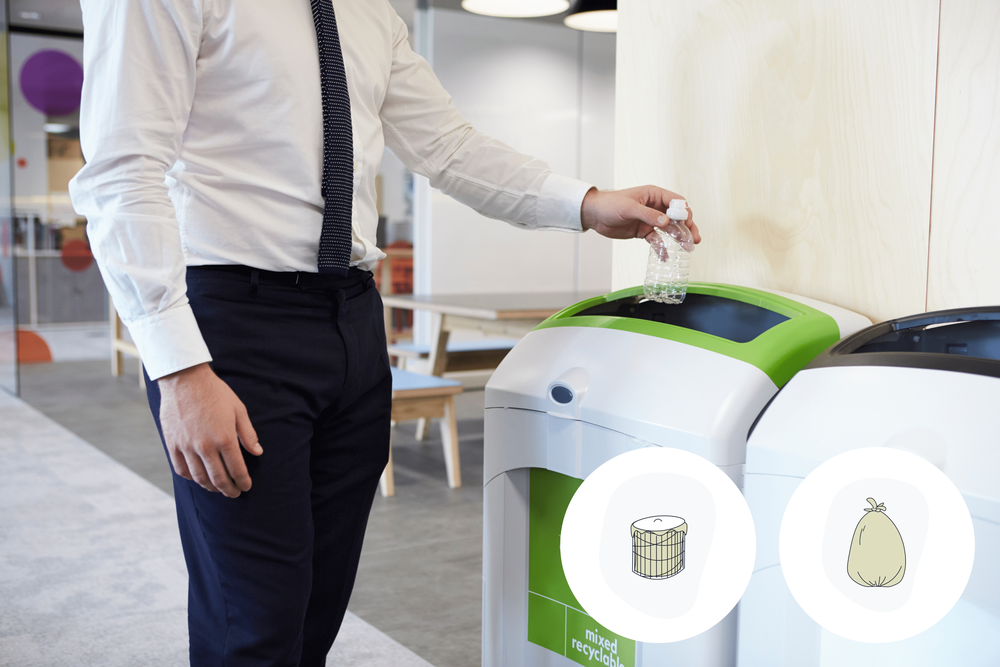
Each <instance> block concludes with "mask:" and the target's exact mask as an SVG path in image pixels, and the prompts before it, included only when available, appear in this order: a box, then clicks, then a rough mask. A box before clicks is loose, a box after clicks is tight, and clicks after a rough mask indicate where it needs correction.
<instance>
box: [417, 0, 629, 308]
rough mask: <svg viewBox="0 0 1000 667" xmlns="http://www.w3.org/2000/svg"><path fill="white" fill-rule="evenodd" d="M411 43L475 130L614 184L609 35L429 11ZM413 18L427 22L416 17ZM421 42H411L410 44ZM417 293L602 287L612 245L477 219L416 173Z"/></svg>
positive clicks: (607, 281) (559, 167)
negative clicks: (422, 34)
mask: <svg viewBox="0 0 1000 667" xmlns="http://www.w3.org/2000/svg"><path fill="white" fill-rule="evenodd" d="M423 12H426V16H425V17H424V18H423V19H421V18H420V17H419V16H418V19H417V24H418V25H417V31H418V32H419V31H421V29H422V28H423V29H425V30H426V32H427V33H428V34H429V35H430V37H431V38H430V40H428V41H429V42H430V53H429V54H428V51H427V45H426V44H421V51H422V52H424V53H425V55H429V56H430V57H429V60H431V63H432V65H433V67H434V70H435V72H436V73H437V75H438V77H439V78H440V79H441V81H442V83H443V84H444V86H445V88H446V89H447V90H448V91H449V92H450V93H451V95H452V97H453V99H454V102H455V105H456V107H457V108H458V109H459V111H460V112H461V113H462V114H463V115H464V116H465V117H466V118H467V119H468V120H469V121H470V122H471V123H472V124H473V125H474V126H475V127H476V128H477V129H479V130H480V131H482V132H485V133H487V134H489V135H491V136H493V137H495V138H497V139H499V140H501V141H503V142H505V143H507V144H510V145H511V146H513V147H514V148H516V149H517V150H519V151H522V152H524V153H528V154H530V155H534V156H536V157H539V158H541V159H543V160H545V161H546V162H548V163H549V164H550V165H551V166H552V168H553V169H555V170H556V171H558V172H560V173H562V174H565V175H568V176H573V177H578V178H581V179H583V180H586V181H588V182H591V183H593V184H594V185H597V186H599V187H602V188H609V187H611V185H612V182H613V155H614V77H615V38H614V36H613V35H595V34H584V33H580V32H577V31H574V30H570V29H568V28H564V27H562V26H559V25H553V24H548V23H541V22H537V21H516V20H510V19H495V18H488V17H483V16H478V15H474V14H470V13H468V12H461V11H452V10H441V9H430V10H421V12H418V14H419V13H423ZM421 20H423V21H428V20H429V23H425V24H421ZM419 42H420V40H418V43H419ZM418 183H419V184H418V186H417V187H418V193H417V196H416V199H417V201H416V207H415V208H416V210H415V213H414V216H415V220H414V225H415V245H416V259H415V262H414V265H415V266H414V282H415V291H417V292H418V293H423V294H433V293H475V292H487V293H500V292H568V291H574V290H584V291H607V290H608V289H609V288H610V286H611V245H610V242H608V241H607V240H606V239H603V238H600V237H598V236H597V235H596V234H593V233H589V234H583V235H580V234H567V233H562V232H552V231H550V232H528V231H524V230H519V229H515V228H514V227H511V226H510V225H507V224H505V223H502V222H498V221H495V220H490V219H487V218H484V217H482V216H480V215H479V214H477V213H476V212H474V211H472V210H471V209H468V208H466V207H465V206H462V205H461V204H458V203H457V202H454V201H453V200H451V199H449V198H448V197H446V196H444V195H441V194H440V193H436V192H435V193H428V192H427V191H426V190H422V191H421V189H422V188H426V187H427V186H426V180H424V179H419V181H418Z"/></svg>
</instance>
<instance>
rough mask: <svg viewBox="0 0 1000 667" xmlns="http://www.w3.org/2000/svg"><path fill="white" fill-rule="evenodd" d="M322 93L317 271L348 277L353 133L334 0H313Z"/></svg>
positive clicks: (352, 185)
mask: <svg viewBox="0 0 1000 667" xmlns="http://www.w3.org/2000/svg"><path fill="white" fill-rule="evenodd" d="M312 15H313V22H314V23H315V24H316V40H317V42H318V44H319V77H320V84H321V85H322V90H323V188H322V193H323V199H324V201H325V204H324V207H323V230H322V232H320V237H319V259H318V262H317V263H318V265H319V272H320V273H332V274H335V275H340V276H346V275H347V271H348V267H349V265H350V261H351V239H352V235H351V208H352V203H353V199H354V133H353V132H352V131H351V98H350V96H349V95H348V92H347V73H346V72H345V71H344V54H343V52H342V51H341V49H340V35H339V34H338V33H337V17H336V16H335V15H334V13H333V2H332V0H312Z"/></svg>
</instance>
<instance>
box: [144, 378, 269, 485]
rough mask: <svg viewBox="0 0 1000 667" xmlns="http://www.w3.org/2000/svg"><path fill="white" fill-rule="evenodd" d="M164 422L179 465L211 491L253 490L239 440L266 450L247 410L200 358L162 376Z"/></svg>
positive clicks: (259, 451) (257, 450)
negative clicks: (190, 365) (258, 437)
mask: <svg viewBox="0 0 1000 667" xmlns="http://www.w3.org/2000/svg"><path fill="white" fill-rule="evenodd" d="M157 382H158V383H159V387H160V426H161V428H162V429H163V439H164V441H165V442H166V443H167V451H168V453H169V455H170V462H171V463H172V464H173V466H174V471H175V472H176V473H177V474H178V475H180V476H181V477H183V478H184V479H190V480H193V481H195V482H197V483H198V484H199V485H201V486H202V487H203V488H205V489H207V490H209V491H221V492H222V494H223V495H225V496H226V497H228V498H235V497H237V496H238V495H240V493H241V492H242V491H249V490H250V474H249V473H248V472H247V467H246V464H245V463H244V462H243V456H242V454H240V444H241V443H242V445H243V447H244V449H246V450H247V451H248V452H250V453H251V454H253V455H254V456H260V455H261V454H263V453H264V450H263V449H262V448H261V446H260V443H259V442H257V433H256V432H255V431H254V430H253V426H251V424H250V418H249V417H248V416H247V410H246V408H245V407H244V406H243V403H242V401H240V399H239V398H237V397H236V394H234V393H233V390H232V389H230V388H229V385H227V384H226V383H225V382H223V381H222V380H220V379H219V377H218V376H217V375H216V374H215V373H214V372H213V371H212V369H211V368H209V366H208V364H199V365H198V366H192V367H191V368H187V369H184V370H182V371H179V372H177V373H174V374H172V375H167V376H165V377H162V378H160V379H159V380H157Z"/></svg>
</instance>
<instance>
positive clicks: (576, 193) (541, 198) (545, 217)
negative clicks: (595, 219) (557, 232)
mask: <svg viewBox="0 0 1000 667" xmlns="http://www.w3.org/2000/svg"><path fill="white" fill-rule="evenodd" d="M592 187H594V186H593V185H591V184H590V183H584V182H583V181H578V180H576V179H575V178H569V177H567V176H561V175H560V174H556V173H552V174H549V176H548V178H546V179H545V182H544V183H542V189H541V191H540V192H539V193H538V216H537V218H536V220H537V225H536V228H537V229H564V230H567V231H573V232H582V231H583V224H582V222H581V221H580V209H581V207H582V206H583V198H584V196H585V195H586V194H587V193H588V192H590V189H591V188H592Z"/></svg>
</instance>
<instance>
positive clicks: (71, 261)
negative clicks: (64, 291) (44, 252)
mask: <svg viewBox="0 0 1000 667" xmlns="http://www.w3.org/2000/svg"><path fill="white" fill-rule="evenodd" d="M60 259H62V263H63V266H65V267H66V268H67V269H69V270H70V271H77V272H79V271H86V270H87V269H89V268H90V265H91V264H93V262H94V255H93V254H91V252H90V246H89V245H87V242H86V241H80V240H78V239H74V240H72V241H67V242H66V243H64V244H63V247H62V254H61V255H60Z"/></svg>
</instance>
